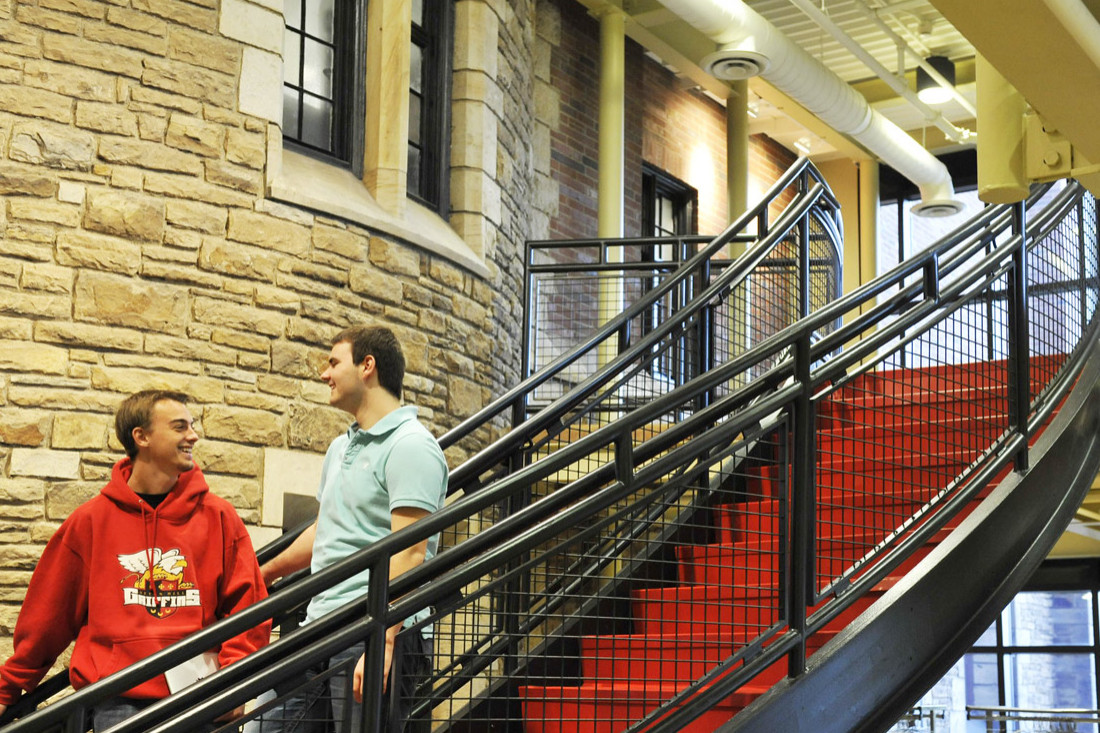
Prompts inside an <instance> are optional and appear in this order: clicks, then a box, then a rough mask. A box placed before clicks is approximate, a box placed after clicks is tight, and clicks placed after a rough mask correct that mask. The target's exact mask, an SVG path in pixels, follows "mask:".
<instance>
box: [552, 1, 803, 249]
mask: <svg viewBox="0 0 1100 733" xmlns="http://www.w3.org/2000/svg"><path fill="white" fill-rule="evenodd" d="M541 6H542V7H541V9H540V18H543V19H544V21H543V28H547V29H549V31H548V32H544V33H542V34H541V35H542V37H543V39H544V43H545V46H546V48H545V51H544V53H546V54H547V55H549V63H548V67H549V73H548V76H547V80H546V86H547V87H548V89H547V92H546V95H547V97H549V102H552V105H551V104H545V105H543V106H542V107H540V112H542V113H543V115H542V120H543V122H544V124H545V125H546V126H547V128H548V137H549V151H548V152H549V159H550V169H549V174H550V177H551V178H552V179H553V181H554V182H555V183H556V184H557V194H558V201H557V204H556V207H555V206H551V207H547V208H548V210H550V212H551V214H550V217H549V222H548V225H547V231H548V238H551V239H579V238H585V237H594V236H595V235H596V231H597V216H598V214H597V186H598V182H599V180H598V169H597V162H598V155H599V151H598V115H599V66H600V64H599V60H600V41H599V22H598V21H597V20H596V19H595V18H593V17H592V16H590V15H589V14H588V13H587V11H586V10H585V9H584V7H582V6H581V5H580V4H579V3H576V2H572V1H571V0H546V1H545V2H544V3H542V4H541ZM625 77H626V87H627V89H626V109H625V130H626V132H625V138H626V151H625V156H624V166H623V167H624V177H625V181H624V183H625V194H624V216H625V221H624V233H625V235H626V236H638V235H640V234H641V221H642V215H641V186H642V163H643V161H644V162H646V163H649V164H651V165H654V166H656V167H657V168H660V169H661V170H663V171H665V172H666V173H669V174H671V175H672V176H674V177H675V178H678V179H680V180H681V181H684V182H685V183H687V184H689V185H691V186H692V187H694V188H695V189H696V190H697V191H698V192H699V212H698V218H699V231H700V233H703V234H717V233H718V232H720V231H721V230H722V229H724V228H725V225H726V223H727V203H726V183H725V181H726V113H725V108H724V107H723V106H722V105H720V104H718V103H717V102H715V101H713V100H712V99H710V98H709V97H707V96H706V95H704V94H702V93H701V92H698V91H695V90H692V89H685V88H682V85H681V83H680V79H678V78H677V77H676V75H675V74H673V73H672V72H671V71H669V70H667V69H665V68H664V67H663V66H661V65H660V64H658V63H656V62H655V61H653V60H651V59H649V58H648V57H646V56H645V54H644V52H643V50H642V48H641V47H640V46H639V45H638V44H637V43H634V42H633V41H631V40H630V39H627V41H626V60H625ZM551 106H553V109H552V110H550V111H549V112H548V111H547V110H548V108H549V107H551ZM749 157H750V166H749V175H750V178H752V179H754V180H756V181H757V188H758V189H759V190H764V189H766V188H767V186H769V185H770V184H771V183H772V182H773V181H774V180H775V179H776V177H777V176H778V174H779V173H781V172H782V171H784V170H786V168H787V167H788V166H789V165H790V163H792V162H794V160H795V157H796V156H795V155H794V154H793V153H791V152H790V151H788V150H787V149H786V148H784V147H783V146H781V145H779V144H778V143H776V142H775V141H774V140H771V139H770V138H768V137H766V136H764V135H754V136H753V137H752V138H751V139H750V150H749ZM783 161H787V162H786V163H785V164H784V162H783Z"/></svg>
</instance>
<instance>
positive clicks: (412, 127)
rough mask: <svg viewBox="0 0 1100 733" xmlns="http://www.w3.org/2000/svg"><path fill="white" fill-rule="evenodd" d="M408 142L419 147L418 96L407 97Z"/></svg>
mask: <svg viewBox="0 0 1100 733" xmlns="http://www.w3.org/2000/svg"><path fill="white" fill-rule="evenodd" d="M409 142H410V143H413V144H414V145H420V96H419V95H417V94H410V95H409Z"/></svg>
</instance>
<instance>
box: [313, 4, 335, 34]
mask: <svg viewBox="0 0 1100 733" xmlns="http://www.w3.org/2000/svg"><path fill="white" fill-rule="evenodd" d="M306 33H308V34H309V35H311V36H316V37H317V38H320V39H321V40H323V41H329V42H331V41H332V38H333V13H332V0H307V2H306Z"/></svg>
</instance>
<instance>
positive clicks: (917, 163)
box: [661, 0, 964, 216]
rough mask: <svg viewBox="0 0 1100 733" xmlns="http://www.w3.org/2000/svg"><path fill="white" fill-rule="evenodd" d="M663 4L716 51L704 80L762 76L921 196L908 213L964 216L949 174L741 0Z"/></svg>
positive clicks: (687, 0)
mask: <svg viewBox="0 0 1100 733" xmlns="http://www.w3.org/2000/svg"><path fill="white" fill-rule="evenodd" d="M661 3H662V4H663V5H664V6H665V7H667V8H668V9H669V10H671V11H672V12H673V13H675V14H676V15H678V16H679V17H680V18H682V19H684V20H685V21H687V22H688V23H689V24H691V25H692V26H693V27H695V28H696V29H698V30H699V31H701V32H702V33H704V34H706V35H707V36H708V37H709V38H711V39H713V40H714V41H715V43H717V44H719V47H718V50H716V51H715V52H714V53H711V54H709V55H707V56H706V57H705V58H703V59H702V61H701V62H700V63H701V65H702V66H703V68H704V69H706V70H707V72H708V73H710V74H712V75H714V76H716V77H718V78H720V79H726V80H733V79H747V78H749V77H751V76H757V75H759V76H762V77H763V78H764V79H765V80H767V81H768V83H770V84H771V85H772V86H774V87H775V88H776V89H779V90H780V91H782V92H783V93H785V94H787V95H788V96H790V97H792V98H793V99H794V100H795V101H797V102H798V103H799V104H801V105H802V106H803V107H805V108H806V109H807V110H809V111H810V112H812V113H813V114H815V115H817V116H818V117H819V118H821V120H822V121H823V122H825V123H826V124H828V125H829V126H830V127H832V128H833V129H834V130H836V131H837V132H840V133H842V134H844V135H848V136H849V137H851V138H853V139H854V140H856V141H857V142H859V143H861V144H862V145H863V146H864V147H865V148H867V150H869V151H870V152H871V153H873V154H874V155H875V156H877V157H878V158H879V159H880V160H882V161H883V162H884V163H886V164H887V165H889V166H890V167H891V168H893V169H894V170H896V171H897V172H898V173H900V174H901V175H903V176H905V177H906V178H908V179H909V180H910V181H912V182H913V183H915V184H916V185H917V187H918V188H919V189H920V193H921V202H920V203H919V204H917V205H916V206H914V207H913V209H912V210H913V213H915V214H918V215H920V216H951V215H952V214H957V213H959V212H960V211H962V210H963V208H964V205H963V204H962V202H960V201H958V200H957V199H955V188H954V186H953V185H952V183H951V175H950V174H949V173H948V172H947V166H945V165H944V164H943V163H941V162H940V161H939V160H937V159H936V157H935V156H933V155H932V154H931V153H929V152H928V151H927V150H925V149H924V148H923V147H922V146H921V145H920V144H919V143H918V142H917V141H916V140H914V139H913V138H912V137H910V136H909V135H908V134H906V133H905V131H904V130H902V129H901V128H900V127H898V126H897V125H895V124H894V123H892V122H890V121H889V120H887V119H886V118H885V117H884V116H883V115H882V114H880V113H878V112H876V111H875V110H873V109H871V106H870V105H869V104H868V103H867V100H866V99H864V98H863V96H862V95H860V94H859V93H858V92H857V91H855V90H854V89H852V87H850V86H849V85H848V84H846V83H845V82H844V80H843V79H841V78H840V77H839V76H837V75H836V74H834V73H833V72H831V71H829V70H828V69H827V68H825V66H824V65H823V64H822V63H821V62H819V61H818V60H817V59H815V58H814V57H813V56H811V55H809V54H808V53H806V52H805V51H803V50H802V49H801V48H799V47H798V46H796V45H795V44H794V43H792V42H791V40H790V39H789V38H787V37H786V36H784V35H783V34H782V33H780V32H779V30H778V29H777V28H776V27H775V26H773V25H772V24H771V23H769V22H768V21H767V20H765V19H764V18H763V17H762V16H760V15H759V14H758V13H756V12H755V11H753V10H752V9H751V8H749V7H748V6H746V5H745V4H744V3H743V2H741V0H661Z"/></svg>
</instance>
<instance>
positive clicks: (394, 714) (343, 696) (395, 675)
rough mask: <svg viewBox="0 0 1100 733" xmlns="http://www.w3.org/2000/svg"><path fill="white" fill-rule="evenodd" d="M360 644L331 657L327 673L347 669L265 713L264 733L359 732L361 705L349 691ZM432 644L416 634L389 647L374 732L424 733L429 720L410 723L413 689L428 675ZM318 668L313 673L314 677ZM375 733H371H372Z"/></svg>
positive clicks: (405, 637) (320, 681) (400, 635)
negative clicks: (379, 722) (379, 718)
mask: <svg viewBox="0 0 1100 733" xmlns="http://www.w3.org/2000/svg"><path fill="white" fill-rule="evenodd" d="M363 649H364V645H363V644H356V645H355V646H353V647H351V648H349V649H345V650H344V651H342V652H339V653H337V654H334V655H333V656H332V657H331V658H330V659H329V663H328V669H330V670H335V669H337V668H346V671H340V672H337V673H335V674H333V675H332V676H331V677H329V678H328V679H327V680H319V681H317V682H315V683H314V684H311V685H309V686H307V687H306V688H305V689H303V690H301V691H299V692H297V693H295V694H294V695H292V696H290V697H289V698H287V699H286V700H285V701H284V702H283V703H282V704H281V705H278V706H276V707H275V708H274V709H272V710H271V711H269V712H267V713H264V716H263V720H262V721H261V724H260V731H262V733H330V732H331V731H335V732H336V733H345V732H350V731H357V730H359V728H358V726H359V721H360V720H361V719H362V715H363V713H362V710H363V706H362V705H361V704H360V703H357V702H355V698H354V696H353V695H352V692H351V673H352V671H353V670H354V668H355V667H354V665H355V662H356V660H358V659H359V657H360V656H361V655H362V654H363ZM431 665H432V641H431V639H425V638H424V637H423V636H421V635H420V634H419V633H416V632H408V631H406V632H404V633H402V634H399V635H398V637H397V641H396V642H395V644H394V649H393V662H392V664H391V667H390V677H389V681H388V683H387V686H386V693H385V695H386V699H385V700H384V701H383V710H382V726H381V727H380V728H379V729H378V733H413V732H414V731H415V732H416V733H419V732H420V731H421V730H423V731H427V730H428V728H427V725H428V722H429V720H428V718H427V717H425V718H424V719H423V720H420V719H417V721H410V720H409V717H410V715H411V710H412V705H413V702H415V694H416V688H417V686H418V685H419V684H420V682H422V681H423V680H424V679H425V678H426V677H427V676H428V675H429V674H430V673H431ZM318 673H320V670H314V672H313V673H312V676H317V675H318ZM372 733H373V732H372Z"/></svg>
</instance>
